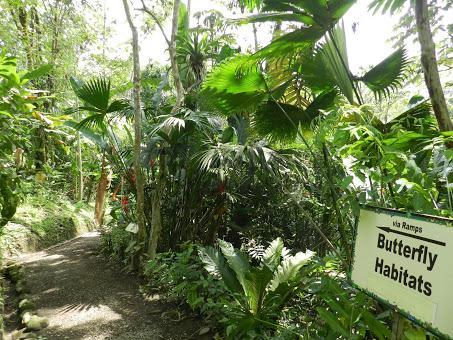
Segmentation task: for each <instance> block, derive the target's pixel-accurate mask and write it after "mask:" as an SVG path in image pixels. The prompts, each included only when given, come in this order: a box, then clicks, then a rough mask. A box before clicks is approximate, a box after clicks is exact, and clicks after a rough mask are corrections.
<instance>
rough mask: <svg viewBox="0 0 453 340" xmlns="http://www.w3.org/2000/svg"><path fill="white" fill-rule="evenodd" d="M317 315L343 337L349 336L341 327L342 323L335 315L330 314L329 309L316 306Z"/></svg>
mask: <svg viewBox="0 0 453 340" xmlns="http://www.w3.org/2000/svg"><path fill="white" fill-rule="evenodd" d="M316 310H317V311H318V314H319V316H320V317H321V318H322V319H323V320H324V321H325V322H326V323H327V325H329V327H330V328H331V329H332V330H333V331H334V332H335V333H338V334H340V335H342V336H344V337H345V338H349V332H348V330H347V329H345V328H344V327H343V325H342V324H341V323H340V322H339V321H338V319H337V318H336V316H335V315H334V314H332V313H331V312H330V311H329V310H327V309H326V308H322V307H316Z"/></svg>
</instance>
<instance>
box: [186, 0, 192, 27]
mask: <svg viewBox="0 0 453 340" xmlns="http://www.w3.org/2000/svg"><path fill="white" fill-rule="evenodd" d="M191 11H192V0H187V22H188V25H187V26H188V27H189V28H190V16H191V15H192V13H191Z"/></svg>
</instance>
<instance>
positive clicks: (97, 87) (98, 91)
mask: <svg viewBox="0 0 453 340" xmlns="http://www.w3.org/2000/svg"><path fill="white" fill-rule="evenodd" d="M74 91H75V94H76V95H77V97H78V98H79V99H81V100H82V101H84V102H85V103H87V104H89V105H90V106H93V107H95V108H96V109H98V110H99V111H100V112H104V113H105V112H107V110H108V107H109V100H110V80H106V79H105V78H96V79H91V80H90V81H88V82H86V83H84V84H83V85H82V86H80V87H76V88H75V89H74Z"/></svg>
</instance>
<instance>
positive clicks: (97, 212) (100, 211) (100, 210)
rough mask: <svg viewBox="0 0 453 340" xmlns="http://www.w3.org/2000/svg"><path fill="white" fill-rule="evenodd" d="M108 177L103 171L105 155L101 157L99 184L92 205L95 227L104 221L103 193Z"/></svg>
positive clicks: (107, 184)
mask: <svg viewBox="0 0 453 340" xmlns="http://www.w3.org/2000/svg"><path fill="white" fill-rule="evenodd" d="M109 182H110V180H109V176H108V174H107V171H106V169H105V154H103V155H102V168H101V177H100V178H99V184H98V187H97V189H96V202H95V205H94V220H95V222H96V223H97V225H99V226H101V225H102V221H103V219H104V205H105V193H106V191H107V188H108V187H109V184H110V183H109Z"/></svg>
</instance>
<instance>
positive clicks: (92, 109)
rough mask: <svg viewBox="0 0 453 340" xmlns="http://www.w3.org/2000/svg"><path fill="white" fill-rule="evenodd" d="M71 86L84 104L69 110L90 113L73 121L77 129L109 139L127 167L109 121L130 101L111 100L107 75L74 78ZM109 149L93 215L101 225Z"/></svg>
mask: <svg viewBox="0 0 453 340" xmlns="http://www.w3.org/2000/svg"><path fill="white" fill-rule="evenodd" d="M71 85H72V87H73V90H74V93H75V94H76V96H77V98H79V99H80V100H81V101H82V102H83V105H81V106H78V107H76V108H73V109H71V110H69V111H70V112H81V111H83V112H88V113H89V115H88V116H87V117H86V118H84V119H82V120H81V121H80V122H79V123H77V124H75V125H74V124H73V127H74V128H75V129H77V130H80V131H84V132H85V133H87V132H89V131H92V130H98V131H99V133H100V135H101V136H102V137H103V138H105V137H106V138H107V140H109V142H110V145H111V146H112V148H113V150H114V154H115V155H116V156H117V157H119V160H120V163H121V164H122V166H123V167H125V164H124V162H123V161H122V159H121V157H120V155H119V153H118V150H119V142H118V138H117V137H116V135H115V133H114V132H113V129H112V127H111V126H110V122H111V120H112V119H113V118H115V115H117V114H118V113H119V112H123V111H125V110H127V109H129V108H130V105H129V103H128V102H126V101H124V100H112V99H111V84H110V80H106V79H104V78H95V79H92V80H90V81H88V82H86V83H85V82H82V81H80V80H78V79H75V78H71ZM105 156H106V150H105V148H104V150H103V152H102V161H101V177H100V179H99V183H98V186H97V189H96V201H95V212H94V217H95V221H96V223H97V224H98V225H102V221H103V216H104V204H105V193H106V191H107V188H108V186H109V182H110V179H109V175H108V173H107V167H106V157H105Z"/></svg>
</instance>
